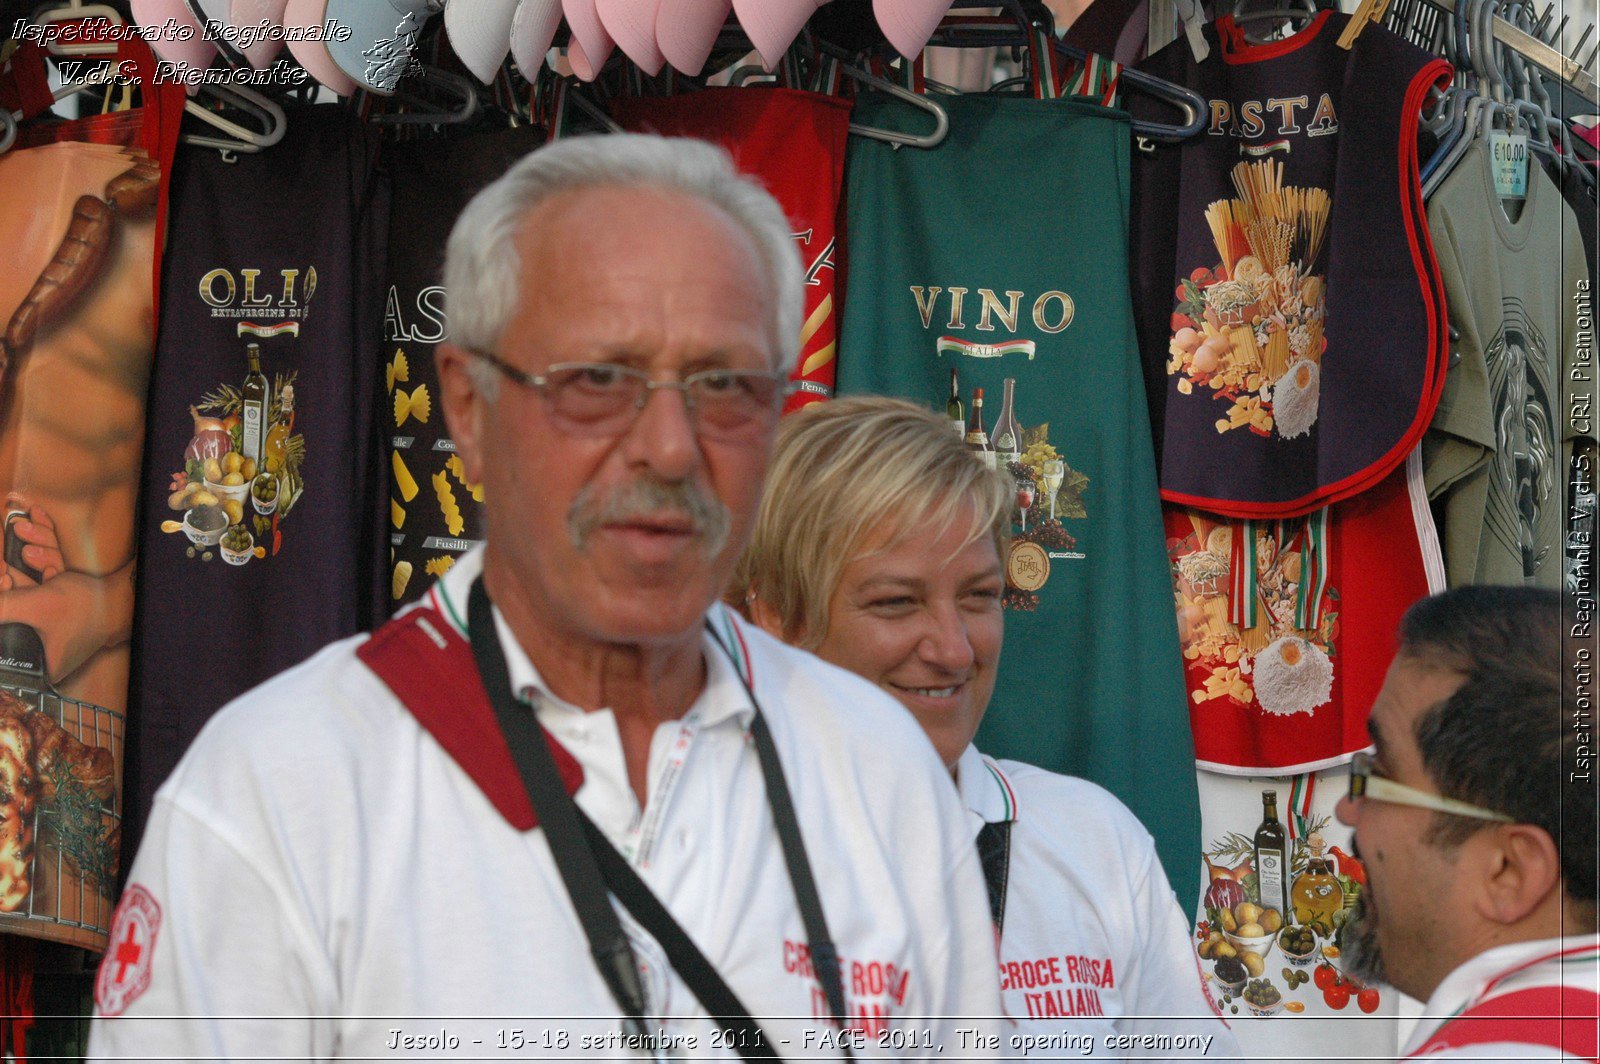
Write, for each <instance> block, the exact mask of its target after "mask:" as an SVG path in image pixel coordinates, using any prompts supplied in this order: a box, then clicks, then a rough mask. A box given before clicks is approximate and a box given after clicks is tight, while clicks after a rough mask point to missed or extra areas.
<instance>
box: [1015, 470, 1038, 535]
mask: <svg viewBox="0 0 1600 1064" xmlns="http://www.w3.org/2000/svg"><path fill="white" fill-rule="evenodd" d="M1033 492H1034V487H1033V481H1031V480H1019V481H1017V505H1018V506H1020V507H1021V508H1022V530H1023V531H1024V532H1026V531H1027V530H1028V507H1030V506H1032V505H1033Z"/></svg>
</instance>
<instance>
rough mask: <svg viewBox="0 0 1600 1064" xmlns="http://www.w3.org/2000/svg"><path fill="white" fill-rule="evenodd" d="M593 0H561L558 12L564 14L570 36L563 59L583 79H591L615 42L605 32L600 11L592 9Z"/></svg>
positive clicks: (597, 73) (615, 44)
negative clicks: (565, 55) (565, 59)
mask: <svg viewBox="0 0 1600 1064" xmlns="http://www.w3.org/2000/svg"><path fill="white" fill-rule="evenodd" d="M594 4H595V0H561V12H562V14H564V15H566V16H567V26H568V27H569V28H570V29H571V30H572V40H571V42H570V43H569V44H568V45H567V62H569V63H571V64H572V72H573V73H574V74H576V75H578V77H580V78H582V79H583V80H584V81H593V80H594V79H595V78H596V77H598V76H599V74H600V68H601V67H603V66H605V65H606V60H607V59H610V58H611V51H612V49H614V48H615V47H616V46H617V42H615V41H613V40H612V39H611V34H609V33H607V32H606V28H605V25H604V24H603V23H602V22H601V21H600V15H599V14H598V13H597V12H596V11H595V9H594Z"/></svg>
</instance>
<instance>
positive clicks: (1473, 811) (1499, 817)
mask: <svg viewBox="0 0 1600 1064" xmlns="http://www.w3.org/2000/svg"><path fill="white" fill-rule="evenodd" d="M1350 797H1351V799H1356V798H1370V799H1371V800H1373V801H1375V802H1388V803H1390V804H1391V805H1409V806H1413V807H1414V808H1417V809H1432V810H1433V811H1434V812H1437V813H1452V814H1454V815H1456V816H1465V817H1471V818H1472V819H1474V820H1492V821H1495V822H1496V823H1500V824H1513V823H1515V821H1514V820H1512V819H1511V818H1510V817H1508V816H1506V815H1505V814H1504V813H1496V812H1493V811H1491V810H1488V809H1484V808H1483V807H1482V806H1477V805H1472V804H1470V803H1468V802H1462V801H1457V800H1456V799H1454V798H1446V797H1445V796H1444V795H1442V794H1429V793H1428V792H1427V791H1419V790H1417V789H1416V788H1415V787H1407V786H1406V785H1405V784H1404V783H1396V782H1395V781H1394V780H1390V779H1384V778H1383V777H1382V776H1375V775H1373V774H1372V755H1371V754H1357V755H1356V756H1355V757H1353V758H1351V759H1350Z"/></svg>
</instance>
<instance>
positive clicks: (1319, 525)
mask: <svg viewBox="0 0 1600 1064" xmlns="http://www.w3.org/2000/svg"><path fill="white" fill-rule="evenodd" d="M1165 510H1166V530H1167V553H1168V557H1169V558H1170V560H1171V564H1172V580H1173V600H1174V605H1175V606H1176V608H1177V612H1178V638H1179V640H1180V642H1181V643H1182V646H1183V658H1184V674H1185V679H1186V680H1187V683H1188V693H1189V720H1190V724H1191V726H1192V728H1193V730H1194V745H1195V757H1196V759H1197V760H1198V761H1199V764H1200V767H1201V768H1204V769H1209V770H1211V771H1213V772H1226V773H1230V774H1233V775H1274V776H1280V775H1288V774H1291V773H1294V774H1298V773H1304V772H1315V771H1317V770H1319V769H1324V768H1329V767H1332V766H1334V765H1339V764H1343V763H1344V762H1345V761H1347V760H1348V759H1349V757H1350V755H1351V754H1353V753H1355V752H1357V751H1359V750H1364V749H1366V748H1367V747H1369V746H1371V745H1372V739H1371V737H1370V736H1369V735H1368V734H1367V713H1368V710H1369V709H1370V708H1371V706H1372V700H1373V699H1374V698H1375V697H1376V696H1377V693H1378V688H1379V687H1381V686H1382V684H1383V677H1384V674H1385V672H1386V671H1387V670H1388V667H1389V661H1390V659H1391V658H1393V656H1394V648H1395V639H1396V633H1397V632H1398V630H1399V624H1400V618H1401V616H1402V615H1403V614H1404V613H1405V611H1406V608H1407V607H1408V606H1410V605H1411V604H1412V603H1413V602H1415V601H1416V600H1417V599H1420V598H1423V597H1425V596H1427V595H1428V594H1430V593H1432V592H1436V591H1442V590H1444V579H1443V576H1444V563H1443V559H1442V557H1441V555H1440V553H1439V545H1438V537H1437V535H1436V534H1435V532H1434V527H1433V519H1432V515H1431V513H1430V512H1429V510H1428V501H1427V493H1426V490H1425V488H1424V486H1423V484H1422V471H1421V461H1420V458H1419V457H1413V459H1412V460H1410V461H1408V462H1407V463H1406V464H1405V465H1404V466H1402V468H1400V469H1398V470H1396V471H1395V472H1393V473H1391V474H1389V476H1388V477H1386V478H1385V479H1384V481H1383V482H1382V483H1381V484H1379V485H1378V486H1377V487H1375V488H1373V489H1372V490H1371V491H1369V492H1365V493H1363V494H1362V495H1361V496H1360V497H1359V498H1355V499H1351V500H1348V501H1346V502H1342V503H1338V504H1336V505H1334V506H1330V507H1325V508H1323V509H1321V510H1316V511H1313V512H1312V513H1311V514H1309V515H1307V516H1305V517H1291V518H1282V519H1274V520H1251V519H1239V518H1234V519H1229V518H1223V517H1218V516H1217V515H1215V514H1208V513H1206V512H1204V511H1201V510H1195V509H1190V508H1187V507H1181V506H1172V505H1168V506H1167V507H1166V508H1165Z"/></svg>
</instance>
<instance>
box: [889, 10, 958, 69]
mask: <svg viewBox="0 0 1600 1064" xmlns="http://www.w3.org/2000/svg"><path fill="white" fill-rule="evenodd" d="M949 10H950V0H872V13H873V14H874V15H876V16H877V19H878V28H879V29H881V30H883V35H884V36H885V37H887V38H888V39H889V43H890V44H892V45H894V50H895V51H897V52H899V53H900V54H901V55H903V56H905V57H906V58H907V59H915V58H916V57H917V55H918V53H920V52H921V51H922V49H923V47H924V46H925V45H926V44H927V43H928V38H929V37H932V36H933V31H934V30H936V29H938V28H939V20H940V19H942V18H944V16H945V13H946V12H948V11H949Z"/></svg>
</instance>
